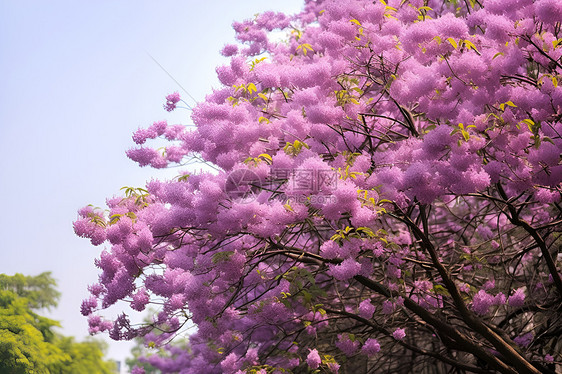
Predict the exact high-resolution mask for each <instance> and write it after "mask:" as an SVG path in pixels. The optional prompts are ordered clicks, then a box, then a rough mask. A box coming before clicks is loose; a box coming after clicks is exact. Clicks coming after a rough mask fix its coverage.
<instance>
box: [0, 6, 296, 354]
mask: <svg viewBox="0 0 562 374" xmlns="http://www.w3.org/2000/svg"><path fill="white" fill-rule="evenodd" d="M301 5H302V1H301V0H282V1H277V2H273V1H264V0H262V1H260V0H239V1H226V0H221V1H218V0H207V1H195V0H184V1H179V0H177V1H173V0H160V1H148V0H134V1H133V0H126V1H115V0H100V1H95V2H92V1H85V0H80V1H77V0H65V1H59V0H50V1H40V0H35V1H34V0H30V1H18V0H0V198H1V201H2V202H1V205H0V206H1V208H2V211H3V212H2V213H1V214H0V238H1V239H0V273H7V274H10V275H11V274H14V273H18V272H19V273H23V274H26V275H36V274H39V273H41V272H43V271H52V272H53V275H54V277H55V278H56V279H57V280H58V284H59V289H60V291H61V292H62V298H61V301H60V305H59V307H58V308H57V309H56V310H53V311H52V312H51V314H50V315H51V317H52V318H55V319H58V320H60V321H61V322H62V325H63V331H62V332H63V333H64V334H67V335H74V336H77V337H78V338H82V337H84V336H86V335H87V323H86V319H85V318H84V317H82V316H81V315H80V312H79V309H80V302H81V300H82V299H83V298H84V297H85V296H86V295H87V291H86V287H87V285H88V284H91V283H94V282H95V281H96V279H97V276H98V269H96V268H95V266H94V264H93V261H94V258H96V257H97V255H98V254H99V253H100V252H101V250H103V246H100V247H93V246H91V245H90V243H89V241H87V240H86V239H81V238H77V237H75V235H74V233H73V230H72V221H73V220H75V219H76V217H77V215H76V211H77V209H78V208H80V207H82V206H84V205H87V204H90V203H91V204H94V205H96V206H104V204H105V198H106V197H110V196H113V195H114V194H116V193H119V189H120V188H121V187H123V186H144V183H145V181H146V180H148V179H150V178H152V177H157V178H167V177H169V176H174V175H176V174H177V170H174V171H171V170H167V171H155V170H153V169H147V168H144V169H141V168H139V167H138V166H136V164H134V163H133V162H132V161H130V160H129V159H127V157H126V156H125V150H126V149H128V148H130V147H132V146H133V142H132V140H131V134H132V132H133V131H134V130H136V129H137V128H138V127H144V126H148V125H150V124H151V123H152V122H153V121H155V120H162V119H166V120H168V121H169V122H171V123H183V124H189V123H190V120H189V112H188V111H186V110H184V111H179V112H174V113H171V114H170V113H167V112H165V111H164V109H163V108H162V105H163V103H164V96H165V95H166V94H168V93H171V92H173V91H179V92H180V93H182V92H181V89H180V88H179V87H178V86H177V84H176V83H175V82H174V81H173V80H172V79H170V78H169V77H168V75H167V74H166V73H165V72H164V71H162V69H161V68H160V67H159V66H158V65H157V64H156V63H155V62H154V61H153V60H152V59H151V57H150V56H149V55H152V56H153V57H154V58H155V59H156V60H157V61H158V62H159V63H160V64H161V65H162V66H163V67H164V68H165V69H166V70H167V71H168V72H169V73H170V74H171V75H172V76H173V77H174V78H175V79H176V80H177V81H178V82H180V83H181V85H182V86H183V87H185V88H186V89H187V90H188V91H189V92H190V93H191V94H192V95H193V96H194V97H195V98H196V99H197V100H202V99H203V98H204V96H205V94H206V93H209V92H210V91H211V89H212V87H218V81H217V79H216V78H215V72H214V69H215V67H216V66H217V65H219V64H221V63H223V62H224V58H223V57H221V56H220V55H219V50H220V49H221V47H222V46H223V45H224V44H226V43H228V42H232V41H233V39H234V32H233V31H232V29H231V24H232V21H233V20H242V19H245V18H250V17H253V15H254V14H255V13H258V12H262V11H264V10H270V9H271V10H279V11H284V12H288V13H294V12H297V11H298V10H299V9H300V8H301ZM184 96H185V95H184ZM104 338H105V337H104ZM105 339H107V340H108V341H109V338H105ZM129 349H130V344H128V343H111V346H110V352H109V356H110V357H111V358H114V359H118V360H121V361H122V360H123V359H124V357H126V356H127V354H128V351H129Z"/></svg>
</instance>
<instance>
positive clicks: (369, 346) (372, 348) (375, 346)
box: [361, 338, 381, 356]
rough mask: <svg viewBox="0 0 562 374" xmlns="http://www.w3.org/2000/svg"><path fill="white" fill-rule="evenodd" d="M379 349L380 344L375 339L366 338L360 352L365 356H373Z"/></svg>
mask: <svg viewBox="0 0 562 374" xmlns="http://www.w3.org/2000/svg"><path fill="white" fill-rule="evenodd" d="M380 350H381V345H380V344H379V342H378V341H377V339H371V338H369V339H367V341H366V342H365V344H363V347H361V352H362V353H363V354H365V355H367V356H373V355H375V354H376V353H378V352H379V351H380Z"/></svg>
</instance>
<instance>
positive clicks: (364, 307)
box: [359, 299, 375, 319]
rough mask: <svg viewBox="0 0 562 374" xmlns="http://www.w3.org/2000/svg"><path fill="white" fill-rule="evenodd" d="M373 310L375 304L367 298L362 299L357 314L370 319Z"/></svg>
mask: <svg viewBox="0 0 562 374" xmlns="http://www.w3.org/2000/svg"><path fill="white" fill-rule="evenodd" d="M374 312H375V306H374V305H373V304H372V303H371V301H370V300H369V299H366V300H363V301H362V302H361V303H360V304H359V316H360V317H363V318H366V319H371V318H373V313H374Z"/></svg>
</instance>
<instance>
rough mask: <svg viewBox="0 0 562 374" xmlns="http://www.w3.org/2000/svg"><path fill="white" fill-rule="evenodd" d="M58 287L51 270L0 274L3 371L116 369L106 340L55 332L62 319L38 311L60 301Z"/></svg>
mask: <svg viewBox="0 0 562 374" xmlns="http://www.w3.org/2000/svg"><path fill="white" fill-rule="evenodd" d="M55 287H56V282H55V280H54V279H53V278H52V277H51V274H50V273H48V272H46V273H42V274H40V275H38V276H24V275H22V274H16V275H13V276H9V275H5V274H0V373H10V374H20V373H22V374H24V373H25V374H28V373H31V374H43V373H45V374H55V373H56V374H67V373H68V374H70V373H73V374H75V373H78V374H80V373H100V374H106V373H107V374H109V373H112V372H113V368H114V365H113V363H111V362H106V361H104V360H103V353H104V348H105V347H104V346H103V345H102V343H100V342H97V341H93V340H86V341H85V342H82V343H77V342H75V341H74V339H73V338H70V337H64V336H62V335H60V334H57V333H56V332H55V331H53V329H54V328H55V327H59V326H60V324H59V323H58V322H57V321H55V320H52V319H49V318H46V317H43V316H41V315H39V314H38V313H37V311H38V310H39V309H41V308H49V307H53V306H56V304H57V300H58V298H59V296H60V293H59V292H58V291H57V290H56V288H55Z"/></svg>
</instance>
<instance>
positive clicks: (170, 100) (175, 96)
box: [164, 92, 181, 112]
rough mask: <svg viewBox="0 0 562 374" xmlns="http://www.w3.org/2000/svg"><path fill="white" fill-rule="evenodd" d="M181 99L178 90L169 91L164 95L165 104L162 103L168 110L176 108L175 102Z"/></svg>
mask: <svg viewBox="0 0 562 374" xmlns="http://www.w3.org/2000/svg"><path fill="white" fill-rule="evenodd" d="M180 100H181V97H180V94H179V93H178V92H174V93H171V94H169V95H167V96H166V104H164V109H166V110H167V111H168V112H171V111H172V110H174V109H176V104H177V103H178V102H179V101H180Z"/></svg>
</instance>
